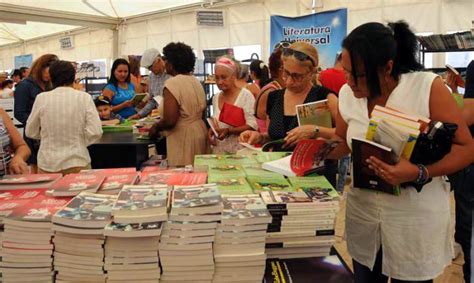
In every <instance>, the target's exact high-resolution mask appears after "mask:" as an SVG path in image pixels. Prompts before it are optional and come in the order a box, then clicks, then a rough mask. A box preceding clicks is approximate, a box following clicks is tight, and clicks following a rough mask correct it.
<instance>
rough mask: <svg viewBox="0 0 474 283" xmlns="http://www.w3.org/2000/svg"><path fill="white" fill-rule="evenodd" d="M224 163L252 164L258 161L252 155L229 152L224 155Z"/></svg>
mask: <svg viewBox="0 0 474 283" xmlns="http://www.w3.org/2000/svg"><path fill="white" fill-rule="evenodd" d="M223 158H224V163H225V164H226V165H250V164H257V161H256V160H255V159H254V158H253V157H252V156H247V155H237V154H228V155H223Z"/></svg>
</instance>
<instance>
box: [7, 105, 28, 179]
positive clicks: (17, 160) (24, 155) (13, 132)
mask: <svg viewBox="0 0 474 283" xmlns="http://www.w3.org/2000/svg"><path fill="white" fill-rule="evenodd" d="M0 115H1V117H2V119H3V123H4V124H5V127H6V129H7V132H8V135H9V136H10V140H11V143H12V148H13V151H14V154H15V155H14V156H13V159H12V161H11V162H10V171H11V173H13V174H27V173H29V170H28V165H27V164H26V160H27V159H28V157H29V156H30V154H31V151H30V149H29V147H28V146H27V145H26V143H25V141H24V140H23V138H22V137H21V135H20V133H19V132H18V130H17V129H16V127H15V125H14V124H13V122H12V121H11V119H10V116H8V114H7V112H5V110H3V109H2V108H0Z"/></svg>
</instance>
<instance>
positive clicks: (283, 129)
mask: <svg viewBox="0 0 474 283" xmlns="http://www.w3.org/2000/svg"><path fill="white" fill-rule="evenodd" d="M281 58H282V61H283V69H282V72H283V77H282V78H283V80H284V83H285V85H286V88H284V89H281V90H277V91H273V92H270V94H269V95H268V99H267V105H266V114H267V123H268V133H259V132H257V131H245V132H243V133H242V134H241V135H240V141H242V142H248V143H250V144H264V143H266V142H268V141H271V140H277V139H285V144H284V148H287V149H291V148H293V147H294V146H295V145H296V143H297V142H298V141H300V140H302V139H307V138H315V137H319V136H321V137H326V138H330V137H331V135H332V134H333V133H334V129H331V128H323V127H318V126H313V125H304V126H298V119H297V117H296V105H299V104H304V103H309V102H315V101H319V100H324V99H328V102H329V107H330V110H331V115H332V117H333V120H335V118H336V113H337V97H336V96H335V95H334V94H333V93H331V92H330V91H329V90H328V89H326V88H324V87H322V86H313V84H312V83H311V78H312V75H313V74H314V72H316V68H317V66H318V52H317V50H316V48H314V47H313V46H312V45H310V44H308V43H306V42H295V43H293V44H291V45H290V47H289V48H286V49H284V50H283V53H282V56H281Z"/></svg>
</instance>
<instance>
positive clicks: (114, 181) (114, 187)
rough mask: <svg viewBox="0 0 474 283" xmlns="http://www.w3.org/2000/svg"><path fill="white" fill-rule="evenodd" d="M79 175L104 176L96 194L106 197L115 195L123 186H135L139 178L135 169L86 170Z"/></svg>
mask: <svg viewBox="0 0 474 283" xmlns="http://www.w3.org/2000/svg"><path fill="white" fill-rule="evenodd" d="M81 173H92V174H98V173H99V174H102V175H104V176H105V180H104V182H103V183H102V184H101V185H100V187H99V190H98V191H97V192H98V193H99V194H106V195H117V194H118V193H119V192H120V190H121V189H122V187H123V186H125V185H133V184H135V183H136V182H137V181H138V177H139V175H138V173H137V170H136V169H135V167H126V168H107V169H88V170H81Z"/></svg>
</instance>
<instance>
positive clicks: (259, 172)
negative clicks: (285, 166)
mask: <svg viewBox="0 0 474 283" xmlns="http://www.w3.org/2000/svg"><path fill="white" fill-rule="evenodd" d="M242 168H243V170H244V172H245V176H246V177H249V176H261V177H275V176H280V174H278V173H275V172H272V171H268V170H265V169H263V168H262V165H260V164H258V165H244V166H242ZM277 178H278V177H277Z"/></svg>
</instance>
